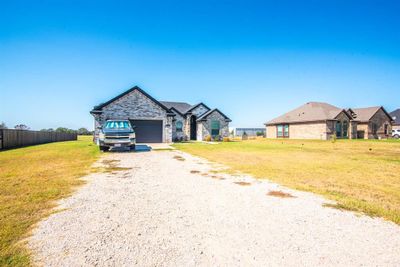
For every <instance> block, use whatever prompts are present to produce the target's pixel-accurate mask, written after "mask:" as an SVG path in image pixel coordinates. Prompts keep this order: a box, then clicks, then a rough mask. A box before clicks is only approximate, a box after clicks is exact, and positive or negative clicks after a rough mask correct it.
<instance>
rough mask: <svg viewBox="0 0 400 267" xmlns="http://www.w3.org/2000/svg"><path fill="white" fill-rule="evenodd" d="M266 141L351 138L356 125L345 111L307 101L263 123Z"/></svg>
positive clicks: (354, 134) (354, 133)
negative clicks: (267, 139)
mask: <svg viewBox="0 0 400 267" xmlns="http://www.w3.org/2000/svg"><path fill="white" fill-rule="evenodd" d="M265 126H266V132H267V138H293V139H321V140H327V139H330V138H331V137H332V136H334V135H336V137H337V138H355V137H356V129H357V128H356V127H357V125H356V122H355V121H354V120H353V118H352V117H351V116H350V115H349V114H348V113H347V111H346V110H344V109H341V108H338V107H335V106H333V105H330V104H327V103H322V102H309V103H306V104H304V105H302V106H300V107H298V108H296V109H294V110H292V111H289V112H288V113H285V114H283V115H282V116H279V117H277V118H275V119H273V120H271V121H269V122H267V123H265Z"/></svg>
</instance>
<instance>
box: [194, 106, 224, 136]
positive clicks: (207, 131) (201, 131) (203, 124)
mask: <svg viewBox="0 0 400 267" xmlns="http://www.w3.org/2000/svg"><path fill="white" fill-rule="evenodd" d="M212 120H218V121H219V123H220V137H229V122H227V121H226V119H225V117H224V116H223V115H222V114H220V113H219V112H218V111H214V112H212V113H211V114H210V115H208V116H207V120H206V121H200V122H198V123H197V140H204V139H205V137H206V136H207V135H211V121H212Z"/></svg>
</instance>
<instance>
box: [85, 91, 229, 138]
mask: <svg viewBox="0 0 400 267" xmlns="http://www.w3.org/2000/svg"><path fill="white" fill-rule="evenodd" d="M90 113H91V114H92V115H93V117H94V121H95V135H97V134H98V131H99V130H98V128H99V126H102V125H103V124H104V122H105V121H106V120H108V119H127V120H130V121H131V123H132V125H134V126H135V132H136V141H137V142H138V143H158V142H166V143H169V142H172V141H177V140H189V139H190V140H204V139H205V137H206V136H208V135H209V136H212V137H216V136H218V137H227V136H229V122H231V120H230V119H229V118H228V117H227V116H226V115H225V114H223V113H222V112H221V111H219V110H218V109H210V108H209V107H208V106H206V105H205V104H203V103H199V104H197V105H190V104H187V103H182V102H165V101H157V100H156V99H154V98H153V97H151V96H150V95H149V94H147V93H146V92H145V91H143V90H142V89H140V88H139V87H138V86H135V87H133V88H131V89H129V90H127V91H126V92H124V93H122V94H120V95H118V96H116V97H114V98H113V99H111V100H109V101H107V102H105V103H103V104H100V105H98V106H95V107H94V108H93V110H92V111H91V112H90Z"/></svg>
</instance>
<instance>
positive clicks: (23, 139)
mask: <svg viewBox="0 0 400 267" xmlns="http://www.w3.org/2000/svg"><path fill="white" fill-rule="evenodd" d="M77 138H78V136H77V134H76V133H58V132H43V131H28V130H14V129H0V150H2V149H8V148H16V147H22V146H31V145H38V144H45V143H51V142H60V141H71V140H77Z"/></svg>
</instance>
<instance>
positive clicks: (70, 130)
mask: <svg viewBox="0 0 400 267" xmlns="http://www.w3.org/2000/svg"><path fill="white" fill-rule="evenodd" d="M56 132H57V133H76V132H77V131H75V130H72V129H68V128H65V127H58V128H57V129H56Z"/></svg>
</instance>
